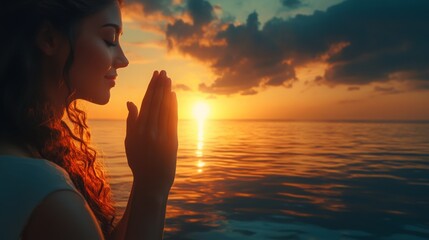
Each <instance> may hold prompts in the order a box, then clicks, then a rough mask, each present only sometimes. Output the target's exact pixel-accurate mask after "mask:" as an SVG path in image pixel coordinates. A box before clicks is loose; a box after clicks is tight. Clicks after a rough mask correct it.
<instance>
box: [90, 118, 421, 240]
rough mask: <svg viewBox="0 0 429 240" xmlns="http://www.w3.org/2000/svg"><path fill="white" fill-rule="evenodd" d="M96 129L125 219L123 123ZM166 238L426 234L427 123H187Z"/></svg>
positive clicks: (102, 123)
mask: <svg viewBox="0 0 429 240" xmlns="http://www.w3.org/2000/svg"><path fill="white" fill-rule="evenodd" d="M90 127H91V131H92V135H93V144H94V145H95V146H96V147H97V149H98V150H99V151H100V153H101V154H102V155H103V158H104V161H105V165H106V167H107V171H108V174H109V177H110V182H111V187H112V191H113V197H114V200H115V202H116V206H117V209H118V218H120V217H121V215H122V214H123V211H124V209H125V207H126V204H127V200H128V196H129V191H130V188H131V182H132V175H131V171H130V170H129V167H128V165H127V160H126V156H125V151H124V138H125V121H120V120H92V121H90ZM165 239H175V240H176V239H204V240H210V239H226V240H228V239H258V240H260V239H392V240H393V239H429V123H428V122H365V121H360V122H356V121H355V122H353V121H351V122H340V121H336V122H298V121H256V120H255V121H250V120H236V121H231V120H229V121H227V120H222V121H221V120H218V121H204V122H201V121H199V122H198V121H193V120H181V121H179V150H178V159H177V174H176V179H175V183H174V186H173V188H172V190H171V193H170V196H169V200H168V207H167V216H166V225H165Z"/></svg>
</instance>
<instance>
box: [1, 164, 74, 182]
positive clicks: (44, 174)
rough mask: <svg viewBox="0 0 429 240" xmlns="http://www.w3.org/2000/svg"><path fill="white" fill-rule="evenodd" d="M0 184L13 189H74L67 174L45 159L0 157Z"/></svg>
mask: <svg viewBox="0 0 429 240" xmlns="http://www.w3.org/2000/svg"><path fill="white" fill-rule="evenodd" d="M0 173H1V174H0V179H1V180H2V181H1V182H0V184H2V183H3V184H7V183H11V182H12V183H15V184H14V186H12V187H14V188H15V190H18V189H16V187H23V188H25V187H28V185H30V186H31V188H38V187H43V188H70V189H73V188H75V187H74V185H73V183H72V181H71V180H70V177H69V175H68V173H67V172H66V171H65V170H64V169H63V168H61V167H60V166H58V165H57V164H55V163H52V162H50V161H48V160H45V159H37V158H25V157H15V156H0Z"/></svg>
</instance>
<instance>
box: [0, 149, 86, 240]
mask: <svg viewBox="0 0 429 240" xmlns="http://www.w3.org/2000/svg"><path fill="white" fill-rule="evenodd" d="M64 199H65V200H64ZM61 201H62V202H61ZM46 202H48V203H49V204H52V206H56V207H57V209H61V207H63V208H66V207H68V208H69V210H70V209H73V207H75V208H76V209H80V210H81V211H84V210H85V209H86V208H85V207H86V206H85V204H84V203H85V201H84V199H83V197H82V195H81V194H80V193H79V191H78V190H77V189H76V187H75V186H74V185H73V182H72V181H71V179H70V177H69V175H68V173H67V172H66V171H65V170H64V169H63V168H61V167H60V166H58V165H56V164H54V163H52V162H49V161H47V160H44V159H35V158H25V157H14V156H0V212H1V213H2V214H0V225H2V226H4V231H3V232H2V236H7V238H8V239H17V238H18V237H19V236H20V235H21V233H22V231H23V229H24V228H25V226H26V225H28V223H29V219H30V218H32V216H33V214H34V212H35V211H36V209H41V210H40V211H38V212H39V213H40V212H41V213H42V214H44V212H45V207H44V206H47V205H46ZM56 202H57V203H56ZM49 204H48V205H49ZM55 204H56V205H55ZM58 204H59V205H58ZM61 204H63V205H61ZM49 206H50V205H49ZM79 207H80V208H79ZM66 210H67V209H64V210H58V211H57V212H56V216H58V217H59V218H63V214H67V213H69V212H70V211H66ZM90 213H91V212H90ZM36 216H37V213H36ZM47 216H50V215H49V214H48V215H47ZM58 223H61V221H59V222H58ZM42 239H43V238H42Z"/></svg>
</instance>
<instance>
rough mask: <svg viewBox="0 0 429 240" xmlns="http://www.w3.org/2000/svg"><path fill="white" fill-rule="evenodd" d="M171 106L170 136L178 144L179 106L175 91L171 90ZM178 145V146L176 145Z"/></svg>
mask: <svg viewBox="0 0 429 240" xmlns="http://www.w3.org/2000/svg"><path fill="white" fill-rule="evenodd" d="M170 95H171V106H170V114H169V123H168V136H169V137H170V138H171V139H172V140H173V141H174V143H175V144H177V123H178V109H177V108H178V106H177V96H176V93H175V92H171V93H170ZM176 147H177V146H176Z"/></svg>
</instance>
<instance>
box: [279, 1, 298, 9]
mask: <svg viewBox="0 0 429 240" xmlns="http://www.w3.org/2000/svg"><path fill="white" fill-rule="evenodd" d="M280 2H281V3H282V4H283V6H285V7H287V8H297V7H300V6H301V5H302V2H301V0H280Z"/></svg>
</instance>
